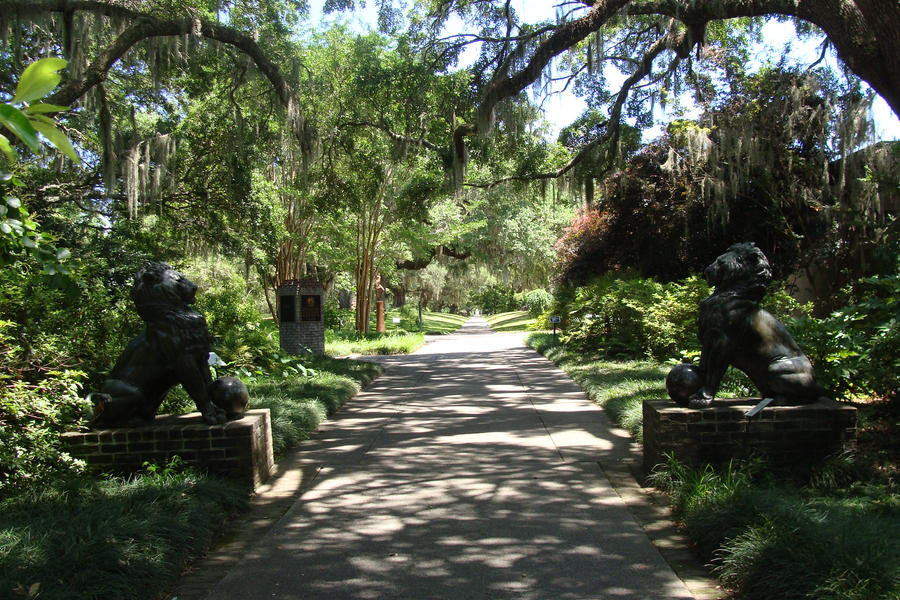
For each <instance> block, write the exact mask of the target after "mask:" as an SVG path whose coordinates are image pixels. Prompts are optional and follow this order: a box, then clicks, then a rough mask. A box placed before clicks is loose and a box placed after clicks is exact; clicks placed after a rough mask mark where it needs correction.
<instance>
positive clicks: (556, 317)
mask: <svg viewBox="0 0 900 600" xmlns="http://www.w3.org/2000/svg"><path fill="white" fill-rule="evenodd" d="M561 321H562V318H561V317H559V316H557V315H553V316H552V317H550V322H551V323H553V335H556V325H557V324H558V323H559V322H561Z"/></svg>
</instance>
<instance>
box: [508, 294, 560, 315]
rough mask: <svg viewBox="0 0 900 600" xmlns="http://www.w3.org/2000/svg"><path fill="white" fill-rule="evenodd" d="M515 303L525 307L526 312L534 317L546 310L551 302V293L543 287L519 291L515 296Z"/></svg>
mask: <svg viewBox="0 0 900 600" xmlns="http://www.w3.org/2000/svg"><path fill="white" fill-rule="evenodd" d="M515 299H516V303H517V304H518V305H519V306H522V307H524V308H525V310H527V311H528V314H529V315H531V316H532V317H534V318H535V319H536V318H538V317H540V316H541V315H542V314H544V313H545V312H547V309H548V308H550V304H551V303H552V302H553V295H552V294H551V293H550V292H548V291H547V290H545V289H542V288H538V289H536V290H529V291H527V292H520V293H518V294H516V296H515Z"/></svg>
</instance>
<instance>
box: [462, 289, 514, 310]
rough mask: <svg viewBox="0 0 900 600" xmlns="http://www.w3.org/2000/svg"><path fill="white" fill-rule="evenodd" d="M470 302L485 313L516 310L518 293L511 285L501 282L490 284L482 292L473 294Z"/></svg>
mask: <svg viewBox="0 0 900 600" xmlns="http://www.w3.org/2000/svg"><path fill="white" fill-rule="evenodd" d="M469 304H471V305H473V306H477V307H478V308H480V309H481V311H482V312H483V313H484V314H487V315H492V314H495V313H502V312H509V311H512V310H516V308H517V307H516V293H515V291H514V290H513V289H512V288H511V287H507V286H504V285H500V284H494V285H490V286H488V287H487V288H485V289H484V290H483V291H482V292H480V293H477V294H473V295H472V296H471V297H470V298H469Z"/></svg>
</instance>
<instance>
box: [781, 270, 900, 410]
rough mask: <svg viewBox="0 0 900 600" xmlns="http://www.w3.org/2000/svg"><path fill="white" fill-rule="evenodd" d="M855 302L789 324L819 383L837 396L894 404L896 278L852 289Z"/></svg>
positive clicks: (899, 342)
mask: <svg viewBox="0 0 900 600" xmlns="http://www.w3.org/2000/svg"><path fill="white" fill-rule="evenodd" d="M855 292H856V295H857V298H858V301H857V302H855V303H854V304H851V305H850V306H847V307H845V308H842V309H840V310H838V311H836V312H834V313H832V314H831V315H829V316H828V317H825V318H823V319H817V318H813V317H810V316H803V317H801V318H798V319H795V320H793V321H792V323H791V325H792V330H793V331H794V332H795V335H796V337H797V340H798V342H800V344H801V346H802V347H803V348H804V351H805V352H806V353H807V355H809V357H810V359H811V360H812V362H813V364H814V365H815V367H816V376H817V378H818V379H819V382H820V383H821V384H822V385H823V386H825V387H826V388H829V389H831V390H832V391H833V392H834V394H835V395H836V396H837V397H840V398H850V397H852V396H854V395H857V394H862V395H874V396H879V397H884V398H888V399H891V400H896V399H897V396H898V392H897V390H898V389H900V277H898V276H896V275H892V276H881V277H872V278H869V279H865V280H862V281H860V282H859V283H858V284H857V286H856V290H855Z"/></svg>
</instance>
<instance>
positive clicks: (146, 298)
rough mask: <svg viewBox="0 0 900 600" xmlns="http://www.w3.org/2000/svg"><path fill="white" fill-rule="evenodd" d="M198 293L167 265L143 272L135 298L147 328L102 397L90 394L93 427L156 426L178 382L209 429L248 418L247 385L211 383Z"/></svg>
mask: <svg viewBox="0 0 900 600" xmlns="http://www.w3.org/2000/svg"><path fill="white" fill-rule="evenodd" d="M196 293H197V286H196V284H194V283H193V282H192V281H190V280H189V279H187V278H186V277H185V276H184V275H182V274H181V273H179V272H178V271H176V270H175V269H173V268H172V267H171V266H169V265H167V264H166V263H152V264H150V265H148V266H147V267H145V268H144V269H142V270H141V271H139V272H138V274H137V275H136V276H135V280H134V285H133V287H132V288H131V299H132V300H133V301H134V304H135V308H136V309H137V312H138V314H139V315H140V316H141V318H142V319H143V320H144V322H145V324H146V329H145V330H144V331H143V332H142V333H140V334H139V335H138V336H137V337H135V338H134V339H133V340H131V342H130V343H129V344H128V346H127V347H126V348H125V350H124V351H123V352H122V355H121V356H120V357H119V360H118V361H116V365H115V367H113V369H112V371H111V372H110V375H109V378H108V379H107V380H106V381H105V382H104V383H103V386H102V387H101V389H100V392H95V393H92V394H89V396H88V398H89V399H90V400H91V401H93V402H94V418H93V419H92V420H91V425H92V426H97V427H119V426H129V425H138V424H142V423H146V422H148V421H152V420H153V419H154V418H155V416H156V411H157V409H158V408H159V405H160V404H161V403H162V401H163V399H164V398H165V397H166V394H168V393H169V390H171V389H172V388H173V387H175V386H176V385H178V384H179V383H180V384H181V385H182V387H184V389H185V391H186V392H187V393H188V395H189V396H190V397H191V399H192V400H193V401H194V403H195V404H196V405H197V410H199V411H200V414H201V416H202V417H203V420H204V421H206V422H207V423H209V424H210V425H214V424H217V423H223V422H225V420H226V418H237V417H239V416H240V415H241V414H242V413H243V409H244V407H246V405H247V390H246V388H245V387H244V385H243V383H241V382H240V380H237V379H234V378H222V379H220V380H218V381H217V382H215V383H214V382H213V380H212V376H211V374H210V370H209V364H208V360H209V351H210V335H209V330H208V329H207V326H206V319H205V318H204V317H203V315H202V314H200V313H199V312H197V311H196V310H194V309H193V308H192V307H191V304H193V302H194V296H195V294H196ZM223 380H224V381H223ZM226 413H227V414H226Z"/></svg>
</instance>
